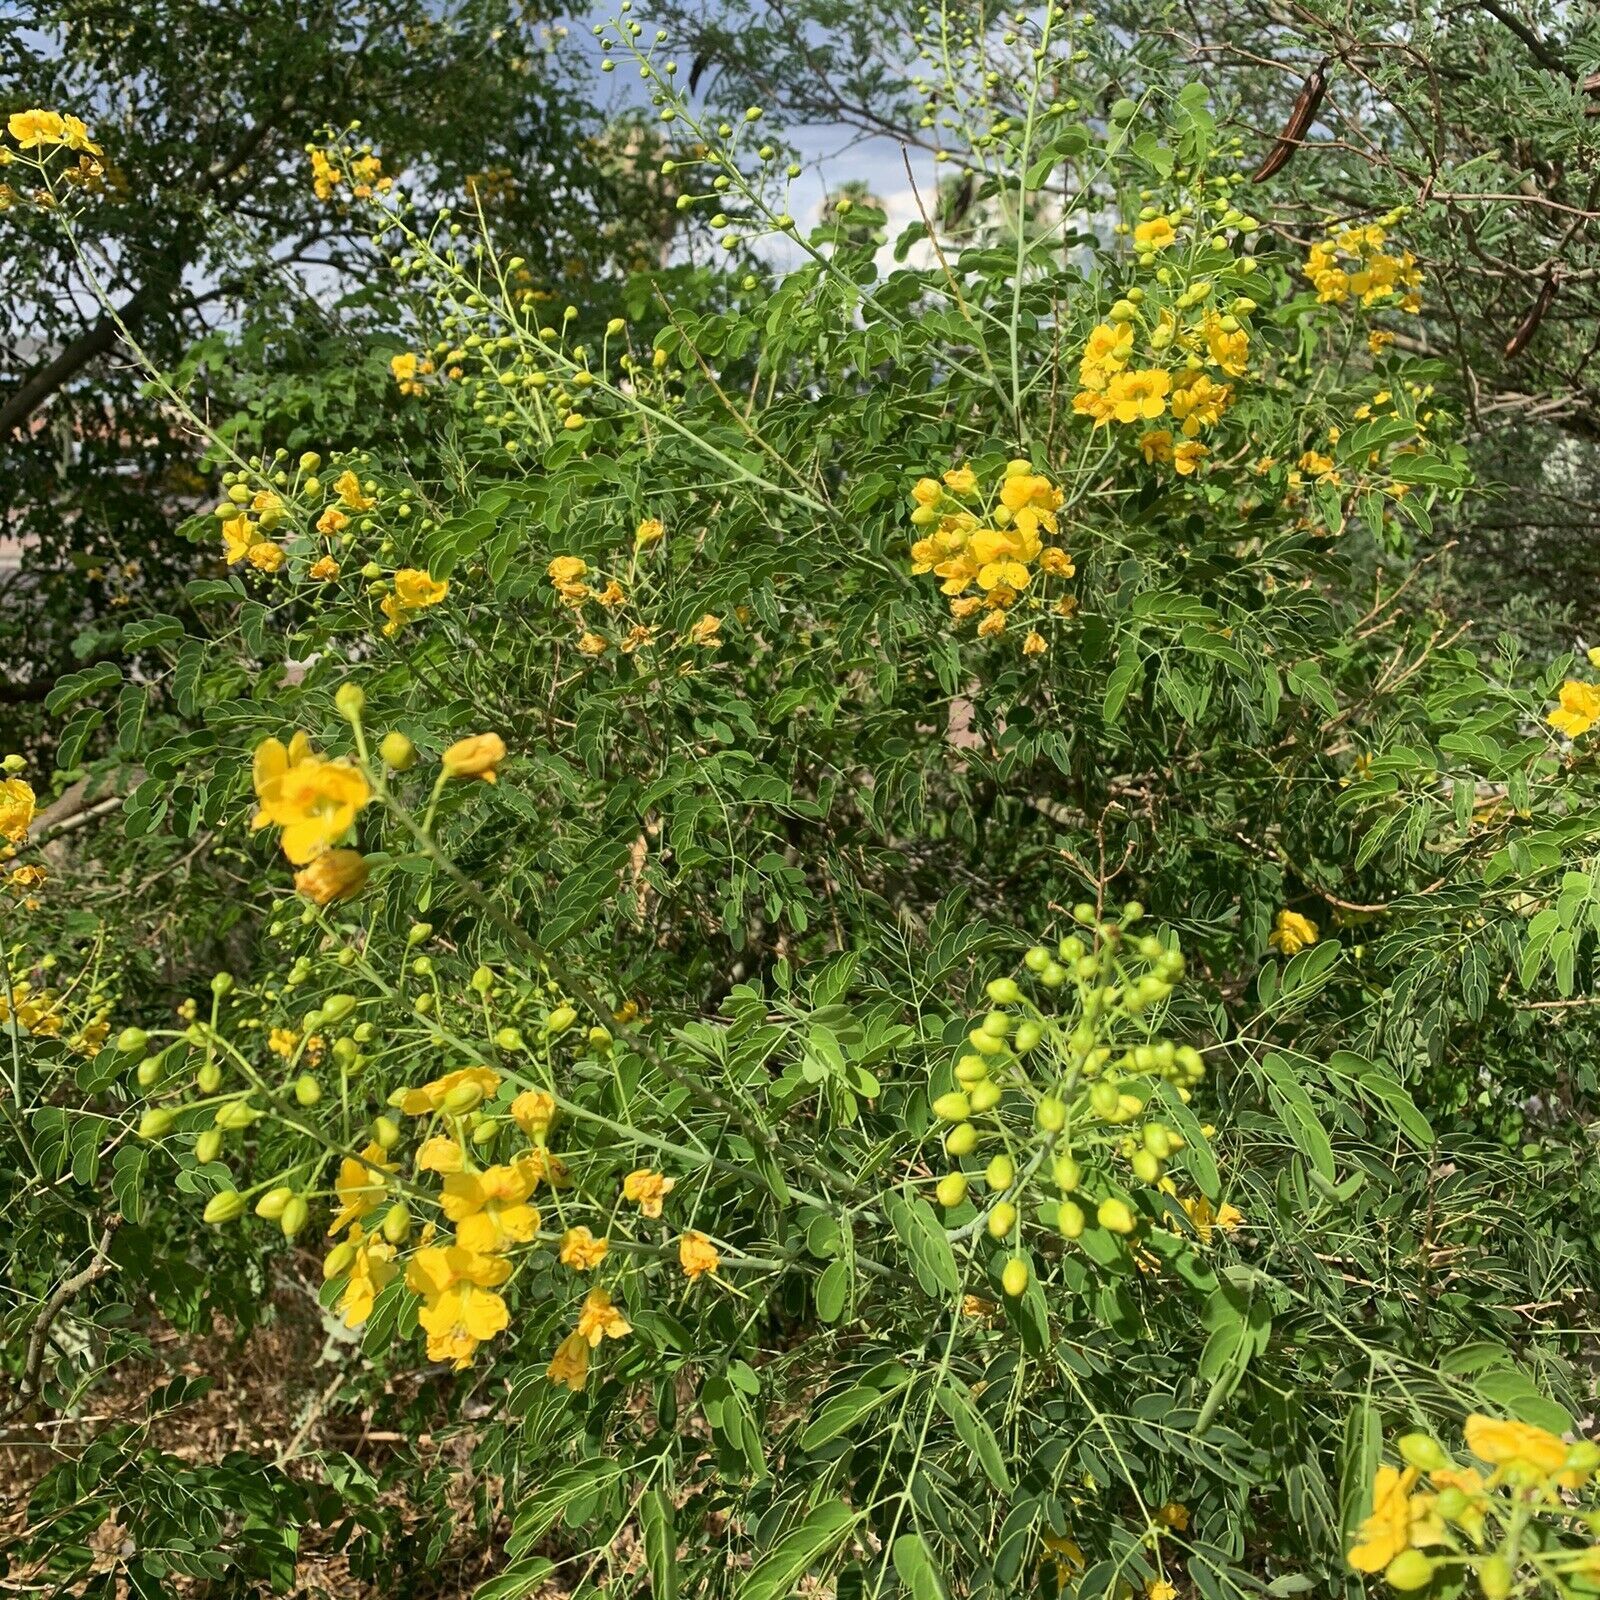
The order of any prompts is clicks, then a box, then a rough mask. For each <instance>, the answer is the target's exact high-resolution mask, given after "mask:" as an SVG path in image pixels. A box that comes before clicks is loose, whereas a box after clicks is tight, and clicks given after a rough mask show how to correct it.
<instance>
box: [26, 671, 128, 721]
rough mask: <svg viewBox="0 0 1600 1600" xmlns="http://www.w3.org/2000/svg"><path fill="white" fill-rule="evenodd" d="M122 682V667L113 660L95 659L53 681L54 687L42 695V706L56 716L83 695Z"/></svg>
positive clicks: (74, 703)
mask: <svg viewBox="0 0 1600 1600" xmlns="http://www.w3.org/2000/svg"><path fill="white" fill-rule="evenodd" d="M121 682H122V668H121V667H119V666H118V665H117V664H116V663H115V662H114V661H97V662H96V663H95V664H94V665H93V666H92V667H85V668H83V670H82V671H81V672H68V673H66V674H64V675H63V676H62V677H59V678H57V679H56V681H55V687H54V688H52V689H51V691H50V693H49V694H47V695H46V696H45V697H44V708H45V710H46V711H48V712H49V713H50V714H51V716H58V715H59V714H60V713H61V712H63V711H65V710H66V709H67V707H68V706H71V705H76V704H77V703H78V701H80V700H82V699H83V698H84V697H85V696H87V695H91V694H95V693H97V692H98V691H99V690H101V689H109V688H110V687H111V685H112V684H114V683H121Z"/></svg>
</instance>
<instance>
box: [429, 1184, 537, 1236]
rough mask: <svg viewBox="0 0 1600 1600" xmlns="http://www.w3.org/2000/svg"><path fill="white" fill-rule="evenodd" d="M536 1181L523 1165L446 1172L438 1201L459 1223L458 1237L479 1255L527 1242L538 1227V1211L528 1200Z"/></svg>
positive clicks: (443, 1209) (457, 1223)
mask: <svg viewBox="0 0 1600 1600" xmlns="http://www.w3.org/2000/svg"><path fill="white" fill-rule="evenodd" d="M532 1189H533V1184H532V1183H531V1182H530V1181H529V1179H528V1174H527V1173H526V1172H525V1171H523V1170H522V1169H521V1168H520V1167H507V1166H494V1167H488V1168H486V1169H485V1170H484V1171H482V1172H450V1173H446V1174H445V1179H444V1193H443V1195H441V1196H440V1200H439V1205H440V1209H441V1210H442V1211H443V1212H444V1214H445V1215H446V1216H447V1217H448V1218H449V1219H450V1220H451V1221H452V1222H453V1223H455V1225H456V1241H457V1243H459V1244H460V1245H461V1246H462V1248H463V1249H466V1250H471V1251H472V1252H473V1253H474V1254H476V1255H491V1254H493V1253H494V1252H495V1251H497V1250H504V1249H505V1248H506V1246H507V1245H508V1244H526V1243H527V1242H528V1241H529V1240H530V1239H531V1238H533V1236H534V1235H535V1234H536V1233H537V1232H538V1231H539V1213H538V1212H537V1211H536V1210H535V1209H534V1208H533V1207H532V1206H530V1205H529V1204H528V1195H529V1194H530V1193H531V1192H532Z"/></svg>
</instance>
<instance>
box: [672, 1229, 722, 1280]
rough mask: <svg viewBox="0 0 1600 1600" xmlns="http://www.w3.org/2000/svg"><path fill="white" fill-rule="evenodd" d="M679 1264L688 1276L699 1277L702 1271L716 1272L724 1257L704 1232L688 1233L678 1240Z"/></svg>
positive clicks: (685, 1275)
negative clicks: (718, 1252)
mask: <svg viewBox="0 0 1600 1600" xmlns="http://www.w3.org/2000/svg"><path fill="white" fill-rule="evenodd" d="M678 1265H679V1266H680V1267H682V1268H683V1275H684V1277H686V1278H698V1277H699V1276H700V1275H701V1274H702V1273H706V1272H715V1271H716V1270H717V1268H718V1267H720V1266H721V1265H722V1257H721V1256H720V1255H718V1254H717V1251H716V1247H715V1246H714V1245H713V1244H712V1243H711V1241H710V1240H709V1239H708V1238H706V1236H705V1235H704V1234H703V1233H686V1234H684V1236H683V1237H682V1238H681V1239H679V1240H678Z"/></svg>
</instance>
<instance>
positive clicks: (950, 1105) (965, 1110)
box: [933, 1089, 972, 1122]
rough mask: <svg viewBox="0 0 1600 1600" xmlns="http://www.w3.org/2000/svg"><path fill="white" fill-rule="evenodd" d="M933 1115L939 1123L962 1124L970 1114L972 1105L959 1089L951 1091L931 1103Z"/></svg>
mask: <svg viewBox="0 0 1600 1600" xmlns="http://www.w3.org/2000/svg"><path fill="white" fill-rule="evenodd" d="M933 1114H934V1116H936V1117H937V1118H938V1119H939V1120H940V1121H941V1122H964V1121H965V1120H966V1119H967V1118H968V1117H969V1116H970V1115H971V1114H972V1104H971V1102H970V1101H969V1100H968V1099H967V1097H966V1095H964V1094H963V1093H962V1092H961V1091H960V1090H959V1089H952V1090H951V1091H950V1092H949V1093H948V1094H942V1095H940V1096H939V1097H938V1099H936V1100H935V1101H934V1102H933Z"/></svg>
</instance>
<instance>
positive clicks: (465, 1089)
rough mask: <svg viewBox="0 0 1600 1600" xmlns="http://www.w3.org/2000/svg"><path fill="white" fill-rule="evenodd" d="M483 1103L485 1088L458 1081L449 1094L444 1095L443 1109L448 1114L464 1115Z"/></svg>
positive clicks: (453, 1115) (454, 1115)
mask: <svg viewBox="0 0 1600 1600" xmlns="http://www.w3.org/2000/svg"><path fill="white" fill-rule="evenodd" d="M482 1104H483V1088H482V1086H481V1085H479V1084H476V1083H472V1082H470V1081H468V1082H466V1083H458V1084H457V1085H456V1086H455V1088H453V1089H452V1090H451V1091H450V1092H449V1094H447V1095H446V1096H445V1097H444V1104H443V1106H442V1108H441V1109H442V1110H443V1111H444V1112H445V1114H446V1115H447V1116H452V1117H462V1116H465V1115H466V1114H467V1112H469V1111H476V1110H477V1109H478V1107H479V1106H480V1105H482Z"/></svg>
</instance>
